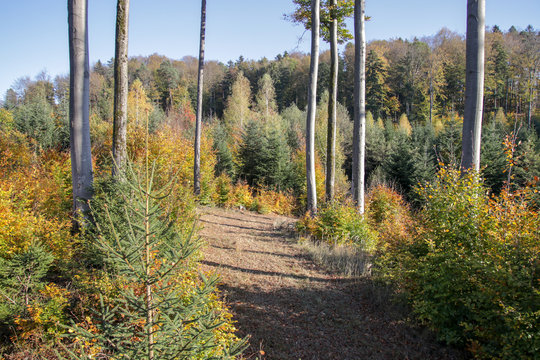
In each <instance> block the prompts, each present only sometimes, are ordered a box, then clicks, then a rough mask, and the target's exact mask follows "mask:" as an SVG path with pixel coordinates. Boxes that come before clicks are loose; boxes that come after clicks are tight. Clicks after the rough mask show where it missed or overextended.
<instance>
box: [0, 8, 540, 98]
mask: <svg viewBox="0 0 540 360" xmlns="http://www.w3.org/2000/svg"><path fill="white" fill-rule="evenodd" d="M486 3H487V4H486V24H487V25H489V26H492V25H495V24H497V25H499V26H500V27H501V29H504V30H506V29H508V28H509V27H510V26H511V25H515V26H516V27H517V28H518V29H519V28H525V27H526V26H527V25H529V24H531V25H533V27H535V28H536V29H538V28H540V0H514V1H512V3H511V4H510V2H509V1H507V0H486ZM292 11H293V4H292V1H291V0H267V1H262V0H207V33H206V34H207V42H206V59H208V60H220V61H223V62H227V61H228V60H236V59H237V58H238V57H239V56H240V55H243V56H244V58H246V59H260V58H262V57H263V56H265V57H267V58H270V59H273V58H274V57H275V56H276V55H277V54H279V53H283V51H289V52H292V51H303V52H308V51H309V34H308V33H306V34H304V36H303V38H302V40H300V38H301V36H302V34H303V33H304V30H303V28H302V27H301V26H298V25H294V24H291V23H290V22H288V21H286V20H284V19H283V14H286V13H291V12H292ZM115 12H116V1H114V0H89V38H90V62H91V63H94V62H95V61H97V60H98V59H101V60H104V61H106V60H108V59H110V58H111V57H112V56H113V55H114V29H115V15H116V14H115ZM366 13H367V14H368V15H370V16H371V18H372V20H371V21H369V22H368V23H367V24H366V35H367V39H368V40H374V39H390V38H397V37H402V38H406V39H410V38H412V37H414V36H418V37H422V36H425V35H432V34H434V33H436V32H437V31H438V30H439V29H440V28H442V27H443V26H446V27H448V28H449V29H451V30H454V31H457V32H459V33H462V34H464V33H465V24H466V22H465V21H466V18H465V14H466V0H407V1H406V0H366ZM199 21H200V1H198V0H131V8H130V32H129V54H130V56H131V55H150V54H153V53H158V54H162V55H166V56H168V57H171V58H174V59H180V58H182V57H183V56H185V55H192V56H196V55H197V54H198V46H199V45H198V36H199ZM349 24H350V25H351V26H352V22H349ZM0 48H1V49H2V54H1V55H0V98H3V95H4V94H5V91H6V90H7V89H8V88H9V87H10V86H11V85H12V84H13V83H14V82H15V80H16V79H18V78H20V77H22V76H30V77H31V78H33V77H34V76H36V75H37V74H38V73H39V72H41V71H42V70H45V71H47V72H48V73H49V75H50V76H51V77H54V76H55V75H57V74H66V73H67V72H68V70H69V58H68V36H67V1H65V0H1V3H0Z"/></svg>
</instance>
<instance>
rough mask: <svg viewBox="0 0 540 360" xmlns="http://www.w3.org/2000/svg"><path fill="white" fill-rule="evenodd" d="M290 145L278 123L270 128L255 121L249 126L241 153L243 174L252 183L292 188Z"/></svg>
mask: <svg viewBox="0 0 540 360" xmlns="http://www.w3.org/2000/svg"><path fill="white" fill-rule="evenodd" d="M290 158H291V155H290V149H289V146H288V145H287V143H286V140H285V139H284V137H283V136H282V132H281V131H280V130H279V128H278V127H277V126H276V125H275V124H269V126H267V127H266V128H265V127H264V126H262V125H261V124H260V123H258V122H255V121H251V122H250V123H248V124H247V126H246V131H245V133H244V134H243V136H242V143H241V145H240V150H239V154H238V159H239V161H240V163H241V167H240V176H241V177H242V178H244V179H245V180H246V181H247V182H248V184H250V185H251V186H267V187H270V188H276V189H278V190H279V189H286V188H288V183H289V179H290V177H291V175H290Z"/></svg>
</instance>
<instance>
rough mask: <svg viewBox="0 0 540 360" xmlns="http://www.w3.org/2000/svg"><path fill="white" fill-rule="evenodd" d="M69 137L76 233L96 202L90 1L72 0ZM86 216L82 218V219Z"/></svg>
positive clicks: (69, 0) (70, 2)
mask: <svg viewBox="0 0 540 360" xmlns="http://www.w3.org/2000/svg"><path fill="white" fill-rule="evenodd" d="M68 24H69V71H70V78H69V89H70V97H69V134H70V147H71V177H72V184H73V211H74V222H73V225H74V229H75V230H76V229H78V228H79V227H80V226H84V223H85V221H86V220H89V216H90V215H88V210H89V206H88V200H90V199H91V198H92V182H93V170H92V152H91V147H90V66H89V62H88V1H87V0H68ZM81 215H82V216H83V218H81V217H80V216H81Z"/></svg>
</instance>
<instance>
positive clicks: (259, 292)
mask: <svg viewBox="0 0 540 360" xmlns="http://www.w3.org/2000/svg"><path fill="white" fill-rule="evenodd" d="M199 214H200V216H201V218H200V224H201V225H202V226H203V227H204V228H203V230H202V231H201V237H202V238H203V240H204V241H205V242H206V243H207V246H205V248H204V250H203V253H204V260H203V261H202V267H203V269H205V270H213V271H216V272H217V273H218V274H220V278H221V285H220V289H221V291H222V294H223V297H224V299H225V301H226V302H227V304H229V306H230V308H231V311H232V313H233V315H234V320H236V321H237V324H236V327H237V328H238V329H239V331H238V335H239V336H241V337H244V336H247V335H250V336H251V338H250V340H249V342H250V347H249V348H248V349H247V350H246V352H245V353H244V355H245V357H246V358H249V359H280V360H281V359H283V360H285V359H293V360H298V359H302V360H311V359H321V360H323V359H324V360H326V359H459V358H461V356H460V355H459V353H458V352H456V351H455V350H452V349H448V348H445V347H443V346H441V345H440V344H438V343H437V342H436V341H435V340H434V338H433V337H432V336H431V335H430V334H429V332H427V331H425V330H422V329H419V328H415V327H411V325H409V324H407V322H406V321H405V320H404V319H403V318H402V316H400V313H402V312H400V311H399V310H398V309H396V306H394V305H392V304H391V303H390V302H389V301H388V300H387V299H385V298H383V297H382V296H381V295H380V294H381V292H378V291H376V288H375V287H374V286H373V284H371V283H370V282H369V281H368V280H366V279H353V278H347V277H342V276H340V275H337V274H332V273H330V272H328V271H325V270H324V269H322V268H321V267H319V266H317V265H316V264H314V263H313V262H312V261H311V259H310V257H309V255H308V254H307V253H306V252H305V251H304V250H303V249H302V247H301V246H299V245H297V244H296V242H295V237H294V234H293V232H292V231H291V229H292V228H293V226H294V225H293V224H294V219H290V218H287V217H283V216H278V215H259V214H255V213H251V212H247V211H233V210H224V209H218V208H200V209H199Z"/></svg>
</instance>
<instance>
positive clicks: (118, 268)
mask: <svg viewBox="0 0 540 360" xmlns="http://www.w3.org/2000/svg"><path fill="white" fill-rule="evenodd" d="M154 173H155V165H154V166H153V167H152V168H150V167H149V165H148V156H147V157H146V165H145V166H144V167H143V169H136V168H134V165H132V164H131V163H129V162H128V163H127V171H126V172H125V173H122V174H121V175H122V177H123V181H122V184H120V185H119V186H117V187H116V189H117V192H118V193H119V194H117V196H118V197H119V199H116V200H114V201H113V204H115V207H114V208H111V209H109V208H108V206H107V204H105V205H104V208H103V209H94V210H95V211H94V217H95V219H96V223H97V225H96V226H97V229H98V232H99V236H98V237H97V239H96V247H97V249H98V250H99V251H100V252H101V254H102V257H103V259H104V260H105V264H106V269H107V271H108V273H109V275H110V276H112V277H114V278H116V279H117V281H116V283H117V284H118V286H117V289H116V296H115V297H113V298H107V299H104V298H103V297H101V298H100V303H101V306H100V308H99V309H98V310H97V311H96V315H97V318H98V321H96V322H95V323H94V324H95V330H94V331H91V330H89V329H86V328H85V327H82V326H74V327H73V328H72V332H73V334H74V336H77V337H79V338H81V337H82V338H83V339H85V341H84V342H82V343H80V348H79V349H70V350H68V349H66V351H67V352H68V353H69V355H70V357H71V358H75V359H90V358H95V357H98V358H110V359H148V360H153V359H193V358H221V359H231V358H234V357H235V356H236V355H237V354H239V353H240V352H241V350H242V348H243V346H244V342H243V341H240V342H235V341H233V342H232V343H231V344H230V346H223V344H222V343H221V344H220V343H219V339H218V337H217V335H218V334H217V332H216V331H215V330H216V328H218V327H219V326H221V325H222V324H223V323H224V322H223V319H222V318H221V317H220V313H219V311H216V310H215V309H213V308H212V305H211V302H212V297H211V296H212V293H213V292H214V290H215V286H216V282H217V278H216V277H214V276H211V277H208V278H207V277H205V276H204V275H202V274H200V278H199V279H198V280H197V279H194V280H193V281H194V282H195V285H186V284H183V283H182V281H181V280H182V278H183V275H184V274H186V273H188V272H189V271H190V266H192V265H190V262H191V261H192V258H193V255H194V254H195V252H196V251H197V249H198V247H199V246H200V243H199V241H198V240H197V239H196V238H195V237H193V236H192V234H191V235H189V236H183V235H182V234H181V233H180V231H179V230H177V228H176V225H175V216H174V214H173V213H172V210H170V209H171V208H174V207H173V206H166V204H165V202H166V200H167V198H168V196H169V194H170V192H171V189H172V187H173V185H174V181H171V182H169V184H168V185H165V186H164V187H163V188H156V187H155V185H154V184H155V182H156V180H155V177H154ZM218 347H219V348H218ZM95 351H97V352H98V354H95V353H94V354H92V355H90V353H91V352H95Z"/></svg>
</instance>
